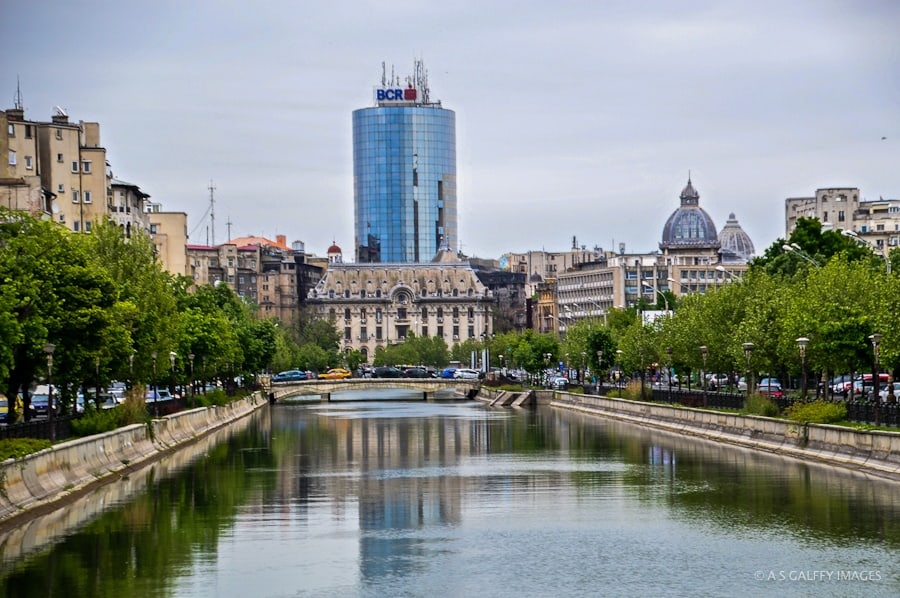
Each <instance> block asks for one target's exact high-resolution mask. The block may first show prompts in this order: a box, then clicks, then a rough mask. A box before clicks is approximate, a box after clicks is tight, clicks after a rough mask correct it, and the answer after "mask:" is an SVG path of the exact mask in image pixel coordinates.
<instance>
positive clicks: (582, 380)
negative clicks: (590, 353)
mask: <svg viewBox="0 0 900 598" xmlns="http://www.w3.org/2000/svg"><path fill="white" fill-rule="evenodd" d="M585 357H587V354H586V353H585V352H584V351H582V352H581V383H582V384H584V370H585Z"/></svg>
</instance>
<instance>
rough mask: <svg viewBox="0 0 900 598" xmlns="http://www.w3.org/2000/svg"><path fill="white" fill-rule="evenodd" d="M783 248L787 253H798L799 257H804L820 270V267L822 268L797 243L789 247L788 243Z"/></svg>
mask: <svg viewBox="0 0 900 598" xmlns="http://www.w3.org/2000/svg"><path fill="white" fill-rule="evenodd" d="M781 248H782V249H784V250H785V252H787V253H796V254H797V255H799V256H800V257H802V258H803V259H805V260H806V261H807V262H809V263H810V264H812V265H813V266H815V267H816V268H819V267H820V264H819V262H817V261H816V260H814V259H812V258H811V257H810V256H809V254H808V253H806V252H805V251H803V248H802V247H800V246H799V245H797V244H796V243H791V244H790V245H788V244H787V243H785V244H784V245H782V246H781Z"/></svg>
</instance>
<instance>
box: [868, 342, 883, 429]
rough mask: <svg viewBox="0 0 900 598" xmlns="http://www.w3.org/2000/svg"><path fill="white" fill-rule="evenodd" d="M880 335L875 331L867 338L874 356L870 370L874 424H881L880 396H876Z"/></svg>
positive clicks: (878, 378)
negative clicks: (873, 366)
mask: <svg viewBox="0 0 900 598" xmlns="http://www.w3.org/2000/svg"><path fill="white" fill-rule="evenodd" d="M881 338H882V336H881V335H880V334H878V333H877V332H876V333H875V334H872V335H870V336H869V340H870V341H872V353H873V355H874V356H875V370H874V371H873V372H872V397H873V398H874V399H875V425H876V426H880V425H881V397H880V396H878V386H879V382H880V376H881V375H880V373H879V372H878V370H879V366H880V364H879V363H878V349H879V347H878V345H879V343H881ZM865 388H866V386H865V384H863V391H864V392H865Z"/></svg>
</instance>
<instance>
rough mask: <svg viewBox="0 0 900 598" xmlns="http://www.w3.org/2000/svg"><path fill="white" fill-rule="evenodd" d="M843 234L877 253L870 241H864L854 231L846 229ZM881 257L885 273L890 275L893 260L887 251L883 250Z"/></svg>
mask: <svg viewBox="0 0 900 598" xmlns="http://www.w3.org/2000/svg"><path fill="white" fill-rule="evenodd" d="M841 234H842V235H844V236H845V237H849V238H851V239H853V240H854V241H856V242H857V243H859V244H860V245H865V246H866V247H868V248H869V249H871V250H872V251H875V250H876V249H878V248H877V247H876V246H875V245H872V244H871V243H869V242H868V241H866V240H865V239H863V238H862V237H860V236H859V235H858V234H856V232H854V231H852V230H847V229H844V230H842V231H841ZM881 257H883V258H884V269H885V271H886V272H887V273H888V274H890V273H891V258H890V257H889V256H888V254H887V251H886V250H883V251H882V253H881Z"/></svg>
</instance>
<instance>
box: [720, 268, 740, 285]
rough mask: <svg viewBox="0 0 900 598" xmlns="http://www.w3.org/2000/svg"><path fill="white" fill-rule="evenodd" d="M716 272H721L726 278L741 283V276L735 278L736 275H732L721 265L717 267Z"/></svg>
mask: <svg viewBox="0 0 900 598" xmlns="http://www.w3.org/2000/svg"><path fill="white" fill-rule="evenodd" d="M716 272H721V273H722V274H724V275H725V276H727V277H728V278H730V279H731V280H737V281H740V280H741V277H740V276H735V275H734V274H732V273H731V272H729V271H728V270H726V269H725V266H723V265H721V264H720V265H718V266H716Z"/></svg>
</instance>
